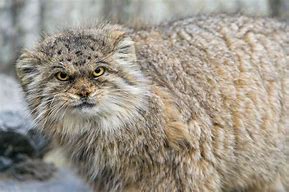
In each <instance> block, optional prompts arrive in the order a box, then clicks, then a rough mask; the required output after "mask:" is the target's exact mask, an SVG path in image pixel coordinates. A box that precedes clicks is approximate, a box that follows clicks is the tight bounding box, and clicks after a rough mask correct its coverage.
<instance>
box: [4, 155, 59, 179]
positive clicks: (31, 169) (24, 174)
mask: <svg viewBox="0 0 289 192" xmlns="http://www.w3.org/2000/svg"><path fill="white" fill-rule="evenodd" d="M55 172H56V168H55V166H54V165H53V164H50V163H45V162H43V161H42V160H40V159H28V160H26V161H23V162H20V163H17V164H15V165H13V166H11V167H10V168H9V169H8V171H7V175H8V176H10V177H13V178H16V179H17V180H19V181H27V180H39V181H45V180H48V179H50V178H51V177H52V176H53V174H54V173H55Z"/></svg>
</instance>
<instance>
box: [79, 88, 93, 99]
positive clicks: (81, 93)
mask: <svg viewBox="0 0 289 192" xmlns="http://www.w3.org/2000/svg"><path fill="white" fill-rule="evenodd" d="M90 93H91V91H89V90H88V89H81V90H80V91H79V92H78V94H77V95H78V96H79V97H80V98H87V97H89V95H90Z"/></svg>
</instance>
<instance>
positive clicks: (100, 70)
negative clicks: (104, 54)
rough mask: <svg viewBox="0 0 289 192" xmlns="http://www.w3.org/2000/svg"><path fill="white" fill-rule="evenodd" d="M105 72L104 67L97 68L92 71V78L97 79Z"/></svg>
mask: <svg viewBox="0 0 289 192" xmlns="http://www.w3.org/2000/svg"><path fill="white" fill-rule="evenodd" d="M104 72H105V68H104V67H97V68H96V69H95V70H94V71H93V76H94V77H99V76H101V75H103V74H104Z"/></svg>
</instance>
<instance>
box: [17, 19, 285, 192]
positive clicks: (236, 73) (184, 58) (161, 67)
mask: <svg viewBox="0 0 289 192" xmlns="http://www.w3.org/2000/svg"><path fill="white" fill-rule="evenodd" d="M288 45H289V35H288V26H287V25H285V24H283V23H279V22H277V21H275V20H272V19H266V18H255V19H253V18H248V17H243V16H240V17H227V16H216V17H205V16H203V17H196V18H187V19H183V20H179V21H174V22H170V23H166V24H163V25H160V26H157V27H152V28H146V29H140V30H127V29H125V28H122V27H120V26H114V25H109V24H108V25H101V26H98V27H96V28H91V29H80V30H69V31H66V32H63V33H60V34H56V35H53V36H49V37H47V38H45V39H44V40H43V41H42V42H41V43H40V44H39V45H38V46H36V48H35V49H34V50H32V51H26V52H24V53H23V55H22V56H21V57H20V59H19V61H18V63H17V74H18V77H19V79H20V81H21V84H22V87H23V90H24V92H25V94H26V99H27V101H28V104H29V106H30V109H31V111H32V115H33V116H34V118H35V121H36V123H37V124H38V125H39V127H40V128H41V130H42V131H43V133H44V134H46V135H47V136H49V137H52V138H54V139H55V140H56V141H57V142H58V144H59V145H60V146H61V147H62V148H63V149H64V151H65V154H66V156H67V158H68V159H70V160H71V161H72V163H73V164H74V165H75V166H76V167H77V168H78V170H79V173H80V175H82V176H83V177H84V178H85V179H86V180H87V182H88V183H89V184H91V186H92V187H93V189H94V190H95V191H195V192H206V191H231V190H234V189H243V190H247V191H274V190H275V191H277V189H278V190H281V191H282V190H283V191H284V190H285V189H286V187H287V186H286V185H288V181H289V172H288V171H289V169H288V168H289V167H288V158H289V154H288V152H289V151H288V126H289V102H288V100H289V64H288V63H289V58H288V56H289V48H288V47H289V46H288ZM102 70H103V71H102ZM100 71H101V72H103V73H100ZM104 71H105V72H104ZM99 74H101V75H99ZM64 77H65V78H64ZM83 98H85V101H84V100H83Z"/></svg>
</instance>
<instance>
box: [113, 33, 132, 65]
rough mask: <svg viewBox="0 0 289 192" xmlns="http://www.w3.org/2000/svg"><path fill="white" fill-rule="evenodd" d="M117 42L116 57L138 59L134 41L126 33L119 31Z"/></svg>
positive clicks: (127, 60)
mask: <svg viewBox="0 0 289 192" xmlns="http://www.w3.org/2000/svg"><path fill="white" fill-rule="evenodd" d="M115 35H117V39H116V43H115V53H114V59H116V60H121V61H126V62H134V61H136V54H135V47H134V41H133V40H132V39H131V38H130V37H129V36H128V35H127V34H125V33H121V32H118V33H117V34H115Z"/></svg>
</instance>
